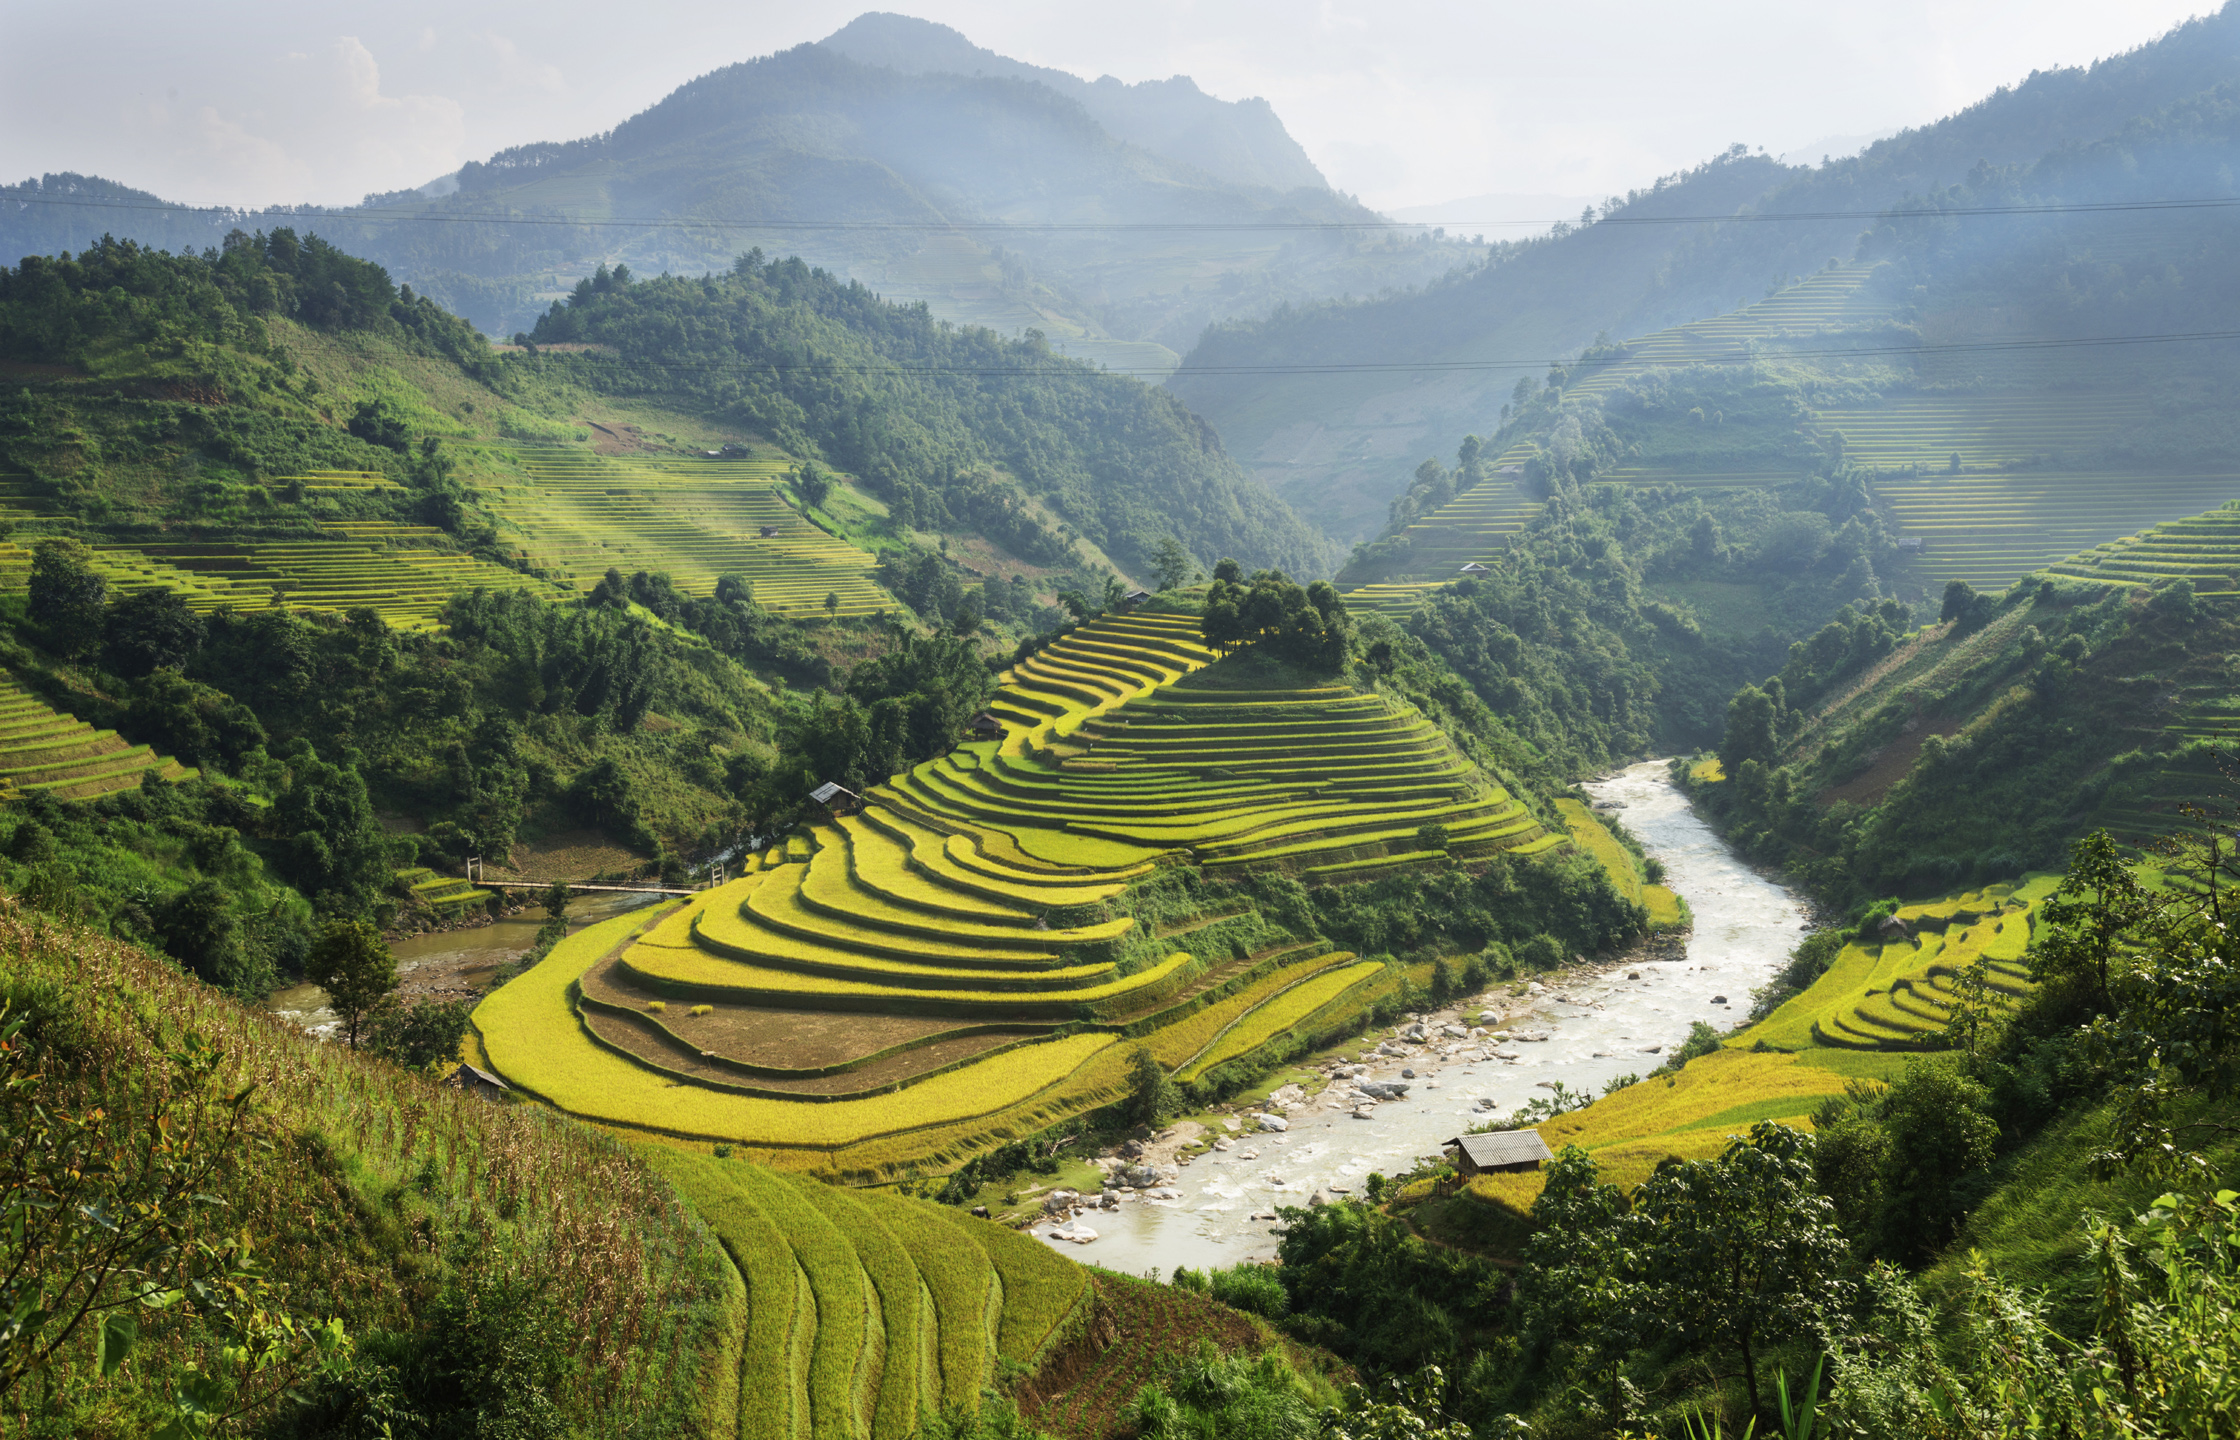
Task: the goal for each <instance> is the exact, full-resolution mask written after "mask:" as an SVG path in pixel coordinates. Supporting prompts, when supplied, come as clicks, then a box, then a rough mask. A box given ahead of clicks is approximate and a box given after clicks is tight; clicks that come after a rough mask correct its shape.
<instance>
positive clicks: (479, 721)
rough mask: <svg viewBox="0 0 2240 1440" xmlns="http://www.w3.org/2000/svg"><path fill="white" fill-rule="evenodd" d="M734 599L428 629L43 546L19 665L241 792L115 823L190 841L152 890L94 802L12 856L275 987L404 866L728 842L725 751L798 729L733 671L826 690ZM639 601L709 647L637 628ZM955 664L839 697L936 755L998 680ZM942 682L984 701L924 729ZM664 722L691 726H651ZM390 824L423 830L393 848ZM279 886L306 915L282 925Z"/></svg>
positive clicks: (163, 789)
mask: <svg viewBox="0 0 2240 1440" xmlns="http://www.w3.org/2000/svg"><path fill="white" fill-rule="evenodd" d="M724 588H725V591H726V593H724V594H723V595H721V596H720V597H718V598H712V599H693V600H686V599H683V598H681V597H678V596H677V595H676V592H675V590H674V588H673V587H672V586H670V584H669V583H668V581H667V579H666V577H662V576H657V575H643V574H641V575H638V576H634V577H630V578H627V579H626V578H624V577H622V576H620V575H614V576H610V577H609V579H608V580H607V581H606V582H603V583H602V585H601V586H600V587H599V588H598V591H597V593H596V594H595V596H594V597H593V600H592V603H588V604H585V605H582V606H560V605H552V604H549V603H546V602H545V601H543V600H542V599H540V598H539V597H535V596H532V595H528V594H524V593H521V592H506V593H503V594H490V593H486V592H479V591H478V592H470V593H465V594H462V595H460V596H458V597H456V598H455V599H454V600H453V601H452V602H451V604H450V605H449V606H448V607H447V608H446V610H445V612H444V620H445V625H446V633H444V634H443V635H441V636H413V635H400V634H398V633H397V632H395V631H392V630H390V629H389V628H388V627H387V626H386V625H385V624H383V623H382V621H381V620H380V618H379V617H378V616H377V615H375V614H374V613H373V612H371V611H354V612H351V613H350V614H348V615H343V616H333V615H314V614H300V613H292V612H288V611H281V610H270V611H260V612H255V613H251V614H246V615H244V614H238V613H234V612H219V613H217V614H214V615H209V616H203V615H198V614H196V613H194V612H192V611H190V610H188V609H187V608H186V607H185V605H184V604H183V603H182V602H181V601H179V599H178V598H177V597H176V596H174V595H171V594H169V593H166V592H162V591H150V592H143V593H141V594H138V595H133V596H129V597H124V598H113V597H112V596H111V595H110V592H109V590H108V588H107V586H106V585H105V584H104V583H103V581H102V580H101V578H100V575H99V574H98V572H96V571H95V570H94V569H93V568H92V565H91V558H90V556H89V555H88V554H87V552H86V551H85V549H84V547H82V546H80V545H78V544H76V543H75V542H71V541H67V540H50V541H45V542H42V543H41V544H40V545H39V546H38V548H37V550H36V552H35V558H34V572H33V575H32V580H31V586H30V591H29V594H28V596H27V597H26V599H25V601H24V602H23V606H24V608H23V611H22V616H23V619H22V622H21V623H22V628H21V629H20V630H18V631H16V632H15V638H13V639H11V640H10V641H9V642H8V643H9V644H10V645H11V646H12V647H13V648H12V649H11V650H10V652H9V656H10V659H11V661H12V663H15V664H16V665H17V666H18V668H19V669H20V670H24V671H26V672H27V673H29V674H30V675H32V676H33V677H34V679H35V681H36V683H39V684H42V685H43V686H45V688H47V689H48V691H49V693H50V695H51V696H52V698H53V699H54V701H55V703H57V704H58V705H60V706H62V707H64V708H68V709H71V710H73V711H74V712H76V713H78V714H79V715H80V716H81V717H83V718H86V719H88V720H91V721H93V722H94V723H96V724H106V725H115V726H118V727H121V728H122V729H124V730H125V732H126V733H127V734H129V735H131V736H132V738H134V739H135V740H138V741H143V742H146V743H148V744H151V745H153V746H155V747H156V748H157V749H159V750H161V751H164V752H167V753H170V754H174V755H176V756H178V757H179V758H180V759H181V760H182V761H184V762H186V763H188V764H190V765H194V766H196V767H197V768H199V769H202V770H204V771H205V772H206V773H208V774H210V775H211V776H213V777H218V776H223V777H225V778H226V781H227V783H225V784H222V785H221V784H207V783H199V782H197V783H190V784H188V785H184V786H177V787H172V786H163V785H160V784H156V785H151V786H149V787H147V788H146V789H144V790H143V791H138V792H133V793H132V794H130V795H128V796H123V797H116V798H113V799H111V800H107V801H103V802H101V804H100V805H99V806H97V807H96V814H107V815H110V816H112V817H119V818H126V819H129V820H130V821H131V823H132V824H134V825H146V826H151V827H154V828H155V829H157V830H159V831H161V832H163V833H164V834H166V835H168V836H175V837H176V839H175V840H166V841H164V842H163V843H161V844H159V845H157V846H156V847H154V848H155V851H156V853H157V854H159V855H164V856H169V857H172V858H171V859H170V860H169V861H168V862H167V865H168V868H166V869H164V870H162V871H161V872H160V873H154V874H151V873H148V872H147V871H146V870H145V869H144V867H127V868H126V871H125V872H124V873H126V874H128V875H132V876H134V877H135V878H134V879H133V880H132V881H131V882H130V883H125V882H122V881H119V880H117V879H115V878H114V876H115V875H116V874H117V871H116V867H115V865H114V863H113V856H112V855H111V847H109V846H108V845H106V844H105V843H104V841H103V837H102V836H101V834H100V833H99V826H94V827H87V826H83V825H80V824H79V823H77V822H76V820H75V818H74V817H75V816H76V815H77V814H79V813H82V812H80V811H79V810H78V808H77V807H59V808H58V807H55V806H54V803H53V802H51V801H45V800H43V799H42V800H37V801H30V802H27V803H29V804H31V805H32V806H33V810H32V813H30V814H29V815H28V816H27V817H26V819H25V820H24V822H22V823H19V825H18V826H17V830H16V836H17V838H16V839H15V840H14V841H12V842H10V843H11V844H12V845H13V846H14V848H15V849H16V850H17V851H20V852H21V853H22V854H23V855H24V856H26V857H30V858H29V859H28V860H26V861H25V862H24V863H25V865H26V866H27V867H28V869H29V870H35V871H36V872H37V876H38V877H39V878H36V879H34V878H33V876H32V875H31V874H29V873H25V874H24V875H23V877H22V878H23V881H24V883H25V884H26V885H32V886H34V887H36V888H37V889H38V890H39V893H43V894H56V895H66V896H68V897H71V898H70V900H69V903H70V905H71V906H73V907H76V908H77V909H78V910H79V911H80V912H81V913H87V914H89V915H91V916H94V917H97V918H100V919H104V920H106V921H107V922H108V923H109V924H110V926H111V928H112V929H115V930H116V931H117V932H118V933H121V934H129V935H131V936H133V937H135V938H140V939H145V940H149V941H152V942H156V943H160V944H162V945H163V946H164V948H166V949H168V950H169V951H170V952H171V953H172V954H174V955H176V956H178V957H179V958H180V959H181V960H182V961H184V962H186V963H187V964H189V965H190V966H191V967H192V968H194V969H195V970H196V971H197V973H198V974H201V975H203V976H204V977H205V978H206V979H209V980H211V981H213V982H214V983H219V984H222V985H225V986H227V987H228V988H231V989H235V990H238V991H243V992H254V991H257V990H259V989H261V988H263V987H265V986H268V985H269V984H270V983H271V982H272V979H273V977H274V975H275V974H276V973H279V972H283V971H289V972H300V971H301V969H302V966H303V963H304V957H305V955H306V954H307V952H308V947H309V944H310V940H311V917H312V916H313V914H314V913H316V914H317V915H321V916H332V917H338V918H347V919H368V920H382V921H385V920H386V919H387V918H388V917H389V915H390V914H391V913H392V911H393V909H394V907H395V905H396V903H397V902H396V898H395V897H394V896H392V894H391V889H392V878H393V875H394V872H395V871H396V869H398V868H399V867H401V866H404V865H408V864H411V863H413V862H414V861H415V860H416V859H420V860H426V861H428V862H429V863H450V862H455V861H457V860H458V859H460V858H462V857H464V856H466V855H471V854H481V855H490V856H503V855H505V854H506V853H507V852H508V851H509V850H511V849H512V847H513V846H514V844H515V843H516V842H517V841H518V840H519V839H520V838H522V836H523V834H524V832H525V827H528V826H530V825H531V824H532V822H533V819H534V817H536V816H538V815H540V814H541V815H543V816H544V817H545V818H544V819H543V820H542V821H536V822H535V823H542V824H553V823H562V824H564V823H577V822H580V823H591V824H595V825H599V826H601V827H603V828H606V829H608V830H610V831H611V832H612V833H613V834H615V835H616V836H618V837H619V838H622V839H625V840H627V841H630V842H632V843H633V844H635V845H637V846H640V847H642V848H644V849H646V850H649V851H652V852H654V853H655V854H656V855H659V854H661V853H662V852H663V850H664V849H665V848H669V847H682V846H689V845H695V844H700V843H704V842H707V840H708V834H709V832H710V831H711V830H713V831H717V832H721V831H722V830H723V827H725V826H731V827H736V826H737V825H739V824H741V823H744V822H743V819H742V818H741V805H742V801H741V794H740V787H739V786H738V785H737V784H736V783H734V782H735V778H736V777H735V774H734V773H733V772H731V771H727V770H726V767H725V755H724V753H723V752H724V751H729V752H731V755H732V758H733V759H734V760H737V759H738V757H741V756H744V757H747V759H746V762H745V763H748V764H749V765H750V767H751V766H752V765H753V764H755V763H758V762H756V760H755V757H757V756H763V757H766V756H767V755H768V753H769V752H770V749H771V746H772V742H774V741H775V740H776V739H777V736H778V730H779V727H778V724H777V712H778V710H779V708H780V705H781V703H782V702H780V701H778V700H776V699H774V698H773V697H772V696H771V695H770V694H769V692H768V691H766V690H764V689H763V688H762V687H760V686H758V685H756V684H755V683H754V682H753V681H752V680H751V679H750V678H749V676H748V674H747V672H746V671H745V670H744V669H742V668H741V666H740V665H739V664H736V663H734V660H733V658H732V657H736V658H737V659H738V660H741V661H748V662H757V663H768V664H771V665H773V666H774V667H779V668H786V667H790V668H792V669H794V670H795V671H797V672H798V673H801V674H802V675H803V678H806V679H811V680H814V681H826V680H829V679H830V678H831V676H832V669H831V666H830V665H829V664H828V663H826V662H825V661H824V660H822V659H821V658H820V657H818V656H816V655H815V654H814V653H813V652H811V651H809V650H808V649H807V648H806V646H804V645H803V643H802V641H801V638H800V635H799V627H797V626H788V625H786V624H785V623H784V622H781V621H778V620H776V619H775V617H771V616H769V615H767V614H765V613H764V612H761V611H759V610H756V609H755V608H754V607H753V605H752V603H751V599H750V598H749V596H748V595H747V593H746V592H745V589H744V587H743V586H740V585H735V584H734V585H729V586H726V587H724ZM631 599H635V600H637V601H638V602H639V603H642V604H645V605H646V606H647V608H649V609H652V610H654V611H655V613H657V614H662V615H664V616H665V617H668V618H673V619H675V620H677V621H679V622H681V623H683V624H686V625H691V626H693V627H694V628H698V629H700V630H702V632H703V633H704V634H706V635H707V636H708V637H709V639H710V640H711V642H712V643H711V645H708V646H702V645H697V644H692V643H689V642H687V641H686V640H685V639H684V638H682V637H680V636H677V635H675V634H672V633H668V632H666V631H664V630H662V629H661V628H659V627H657V626H654V625H649V624H647V623H645V622H644V620H643V619H642V618H639V617H636V616H633V615H632V614H630V613H628V611H627V610H626V609H618V608H616V607H617V605H618V604H623V605H626V604H627V602H628V601H629V600H631ZM24 641H29V642H32V644H33V645H36V646H37V647H38V648H36V649H33V648H30V647H28V646H26V645H24V644H23V643H22V642H24ZM942 654H943V657H944V662H943V663H945V664H946V665H947V666H948V667H949V668H948V669H947V670H941V667H940V666H939V665H932V664H931V662H930V661H926V660H925V659H924V658H923V657H922V656H921V657H919V658H917V659H914V660H912V661H910V662H908V665H906V666H905V667H904V668H908V667H909V666H918V665H925V666H930V668H931V669H932V670H938V671H940V672H941V678H940V679H939V680H938V681H936V680H926V681H924V682H923V684H922V685H921V684H920V683H919V677H918V676H917V672H916V670H912V672H911V675H910V676H909V677H908V678H905V679H901V680H897V679H896V678H895V677H894V675H893V674H892V673H890V672H892V671H894V669H895V666H894V665H890V664H887V663H886V662H874V663H873V664H872V665H870V666H868V667H859V668H862V669H863V670H864V674H863V677H862V679H861V681H860V683H859V685H858V687H857V693H858V696H859V697H860V698H859V699H857V700H850V701H846V702H844V703H847V704H853V705H857V706H858V707H859V708H861V709H863V710H864V711H865V714H866V716H867V721H868V717H869V713H870V710H872V709H876V708H877V707H878V704H879V702H880V701H882V700H886V699H889V698H890V694H891V696H895V697H901V698H899V699H895V700H894V703H892V704H889V705H888V706H887V707H886V708H885V709H881V710H879V711H878V716H877V718H876V721H875V723H871V724H870V730H871V732H872V733H875V734H877V735H878V736H880V737H882V742H883V744H884V746H885V748H884V749H881V750H880V751H879V752H878V753H879V754H880V755H882V756H884V755H890V754H900V753H903V752H904V751H907V750H908V749H909V748H910V747H912V746H922V745H924V744H926V743H930V742H929V741H927V740H926V739H924V738H923V737H925V736H930V735H933V734H936V733H939V732H940V731H941V730H942V728H943V727H944V726H946V725H948V724H949V723H950V718H951V717H953V716H954V714H955V713H956V712H957V710H958V709H959V707H967V708H965V709H964V711H963V713H965V714H969V713H970V709H969V707H971V706H975V705H977V703H978V702H979V700H980V698H981V696H982V694H984V687H985V686H986V684H987V681H988V673H987V668H986V666H985V665H984V664H981V663H980V662H979V661H978V660H977V658H976V657H969V656H966V657H963V658H962V659H960V657H959V656H958V655H956V654H953V653H950V651H948V650H944V651H943V652H942ZM897 663H901V662H897ZM49 667H57V668H49ZM943 685H949V686H952V687H961V688H959V689H958V695H959V696H960V697H962V698H954V699H949V700H946V701H944V702H943V703H944V704H945V705H946V707H947V708H946V709H943V710H942V711H941V712H940V714H939V715H929V714H927V713H925V710H926V707H925V705H924V704H923V703H921V702H922V696H920V695H919V694H918V691H919V690H921V689H924V688H928V687H930V688H933V689H936V690H938V689H940V688H941V687H942V686H943ZM897 686H899V688H896V687H897ZM944 693H946V692H944ZM913 703H917V709H915V710H913V709H912V704H913ZM656 707H658V708H659V711H660V713H662V714H663V715H664V716H665V717H667V718H668V719H670V720H672V721H674V722H676V724H677V725H678V726H680V727H682V728H680V729H673V730H671V729H663V730H658V731H657V730H656V729H654V728H652V727H649V726H647V725H646V723H645V722H646V719H647V717H648V716H649V715H651V714H653V713H654V712H655V709H656ZM800 708H801V709H803V710H804V711H806V710H808V709H809V708H810V707H809V706H807V705H806V704H803V705H801V706H800ZM810 728H814V727H813V726H812V727H810ZM718 746H720V747H722V749H721V750H719V749H718V748H717V747H718ZM733 769H734V771H735V770H736V766H734V767H733ZM376 805H382V806H386V807H389V808H392V809H395V810H398V811H401V812H403V813H407V814H411V815H414V816H416V817H417V818H419V819H421V820H422V821H423V822H424V824H425V829H424V831H423V832H422V833H420V834H418V835H415V836H410V837H402V836H392V835H390V834H389V833H387V832H386V831H385V830H384V828H383V827H382V826H381V824H380V823H379V822H378V820H377V819H376V817H375V807H376ZM50 811H53V812H54V813H52V814H50V813H49V812H50ZM127 811H131V812H134V813H132V814H130V815H129V816H127V815H126V814H125V812H127ZM111 823H112V824H113V823H115V822H114V819H112V821H111ZM42 836H43V837H45V838H41V837H42ZM275 889H280V890H282V891H284V892H286V893H292V894H294V895H299V896H301V897H302V899H301V900H298V901H295V902H293V903H291V904H286V905H275V904H274V903H273V900H272V895H273V892H274V891H275ZM142 892H145V893H142Z"/></svg>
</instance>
